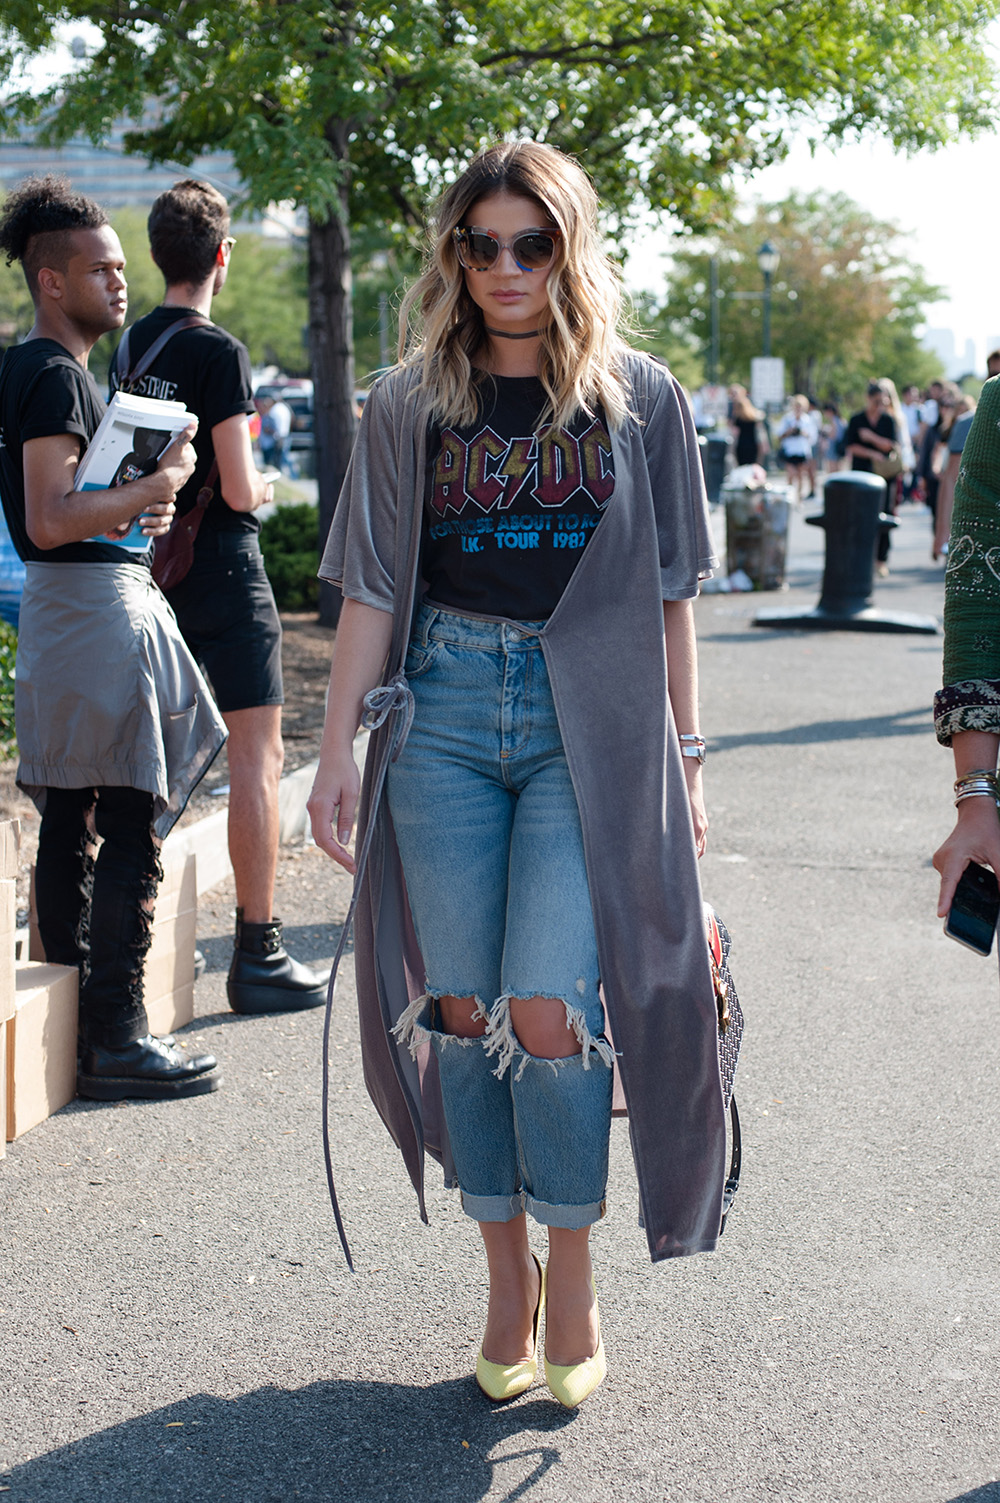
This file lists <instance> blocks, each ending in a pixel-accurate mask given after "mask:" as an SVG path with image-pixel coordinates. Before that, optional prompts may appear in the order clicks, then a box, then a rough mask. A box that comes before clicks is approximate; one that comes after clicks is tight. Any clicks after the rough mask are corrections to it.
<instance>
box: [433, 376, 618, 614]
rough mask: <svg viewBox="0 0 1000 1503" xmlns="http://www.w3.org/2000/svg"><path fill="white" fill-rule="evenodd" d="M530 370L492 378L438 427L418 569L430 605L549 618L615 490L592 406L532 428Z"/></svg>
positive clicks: (537, 401)
mask: <svg viewBox="0 0 1000 1503" xmlns="http://www.w3.org/2000/svg"><path fill="white" fill-rule="evenodd" d="M546 401H547V398H546V395H545V388H544V387H543V386H542V383H541V381H539V379H538V378H537V376H523V377H522V376H492V377H491V378H490V379H489V381H487V382H486V383H485V384H484V387H483V391H482V397H481V403H480V412H481V415H480V417H479V418H478V419H477V420H476V421H475V422H474V423H472V424H471V425H470V426H469V427H466V428H445V429H440V428H438V429H436V430H435V431H434V434H433V436H432V442H431V445H430V450H429V457H428V484H427V501H426V508H425V517H426V527H425V534H424V551H423V574H424V577H425V579H426V580H427V597H428V599H430V600H433V601H434V602H435V604H437V605H442V606H451V607H452V608H453V609H455V610H462V611H469V612H471V613H473V614H475V615H483V616H506V617H508V618H510V619H511V620H513V621H543V620H547V619H548V617H549V616H551V614H552V612H553V611H554V610H555V608H556V606H557V605H558V603H559V599H560V596H561V595H562V592H563V590H564V589H565V588H566V585H567V584H568V582H569V579H570V576H571V575H572V573H573V570H574V569H575V568H576V566H577V564H578V563H579V561H580V558H581V556H582V554H583V549H584V548H585V547H586V545H587V542H588V541H589V539H590V537H591V534H592V533H593V530H594V528H595V527H596V526H597V524H598V522H599V521H600V520H601V516H602V515H603V512H604V508H605V507H606V506H607V504H608V502H609V501H610V499H611V496H612V492H613V491H614V484H615V477H614V468H613V461H612V457H611V439H610V438H609V436H608V431H607V428H606V426H605V424H604V419H603V416H602V414H601V413H600V411H599V410H598V413H597V414H596V416H594V417H589V416H588V415H587V414H586V413H580V414H578V415H577V417H576V418H575V419H574V420H573V422H572V423H571V425H570V427H569V429H568V430H567V429H564V428H552V427H551V426H549V427H545V428H542V429H541V430H540V431H538V432H536V428H537V427H538V419H539V414H540V413H541V412H542V411H543V410H544V408H545V405H546Z"/></svg>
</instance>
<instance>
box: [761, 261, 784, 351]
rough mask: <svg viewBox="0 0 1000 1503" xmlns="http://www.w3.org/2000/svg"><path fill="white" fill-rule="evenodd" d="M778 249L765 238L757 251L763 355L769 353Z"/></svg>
mask: <svg viewBox="0 0 1000 1503" xmlns="http://www.w3.org/2000/svg"><path fill="white" fill-rule="evenodd" d="M780 260H781V253H780V251H777V250H775V248H774V246H773V245H772V244H771V242H770V240H765V241H764V244H763V245H762V246H761V248H760V250H759V251H758V252H757V265H758V266H759V267H760V269H761V271H762V272H763V274H764V356H765V358H769V357H770V354H771V278H772V277H773V276H774V273H775V272H776V271H777V269H778V262H779V261H780Z"/></svg>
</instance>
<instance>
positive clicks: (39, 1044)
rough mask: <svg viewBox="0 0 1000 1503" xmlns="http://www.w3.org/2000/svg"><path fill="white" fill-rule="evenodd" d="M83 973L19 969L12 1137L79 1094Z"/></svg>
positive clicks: (10, 1081) (11, 1059)
mask: <svg viewBox="0 0 1000 1503" xmlns="http://www.w3.org/2000/svg"><path fill="white" fill-rule="evenodd" d="M77 981H78V976H77V970H76V967H75V966H65V965H38V964H33V963H32V962H31V961H29V962H28V963H27V964H26V965H22V966H18V968H17V1009H16V1011H15V1013H14V1016H13V1017H12V1018H10V1019H9V1020H8V1022H7V1023H6V1024H5V1025H4V1026H5V1031H6V1037H7V1070H6V1080H7V1112H6V1118H7V1139H8V1141H11V1140H12V1139H14V1138H19V1137H20V1136H21V1134H22V1133H26V1132H27V1131H28V1130H29V1128H32V1127H36V1126H37V1125H38V1123H39V1122H44V1121H45V1119H46V1117H51V1116H52V1113H53V1112H57V1111H59V1109H60V1107H63V1106H65V1105H66V1104H67V1102H70V1101H72V1100H73V1098H74V1096H75V1095H76V1031H77V1010H78V1004H77Z"/></svg>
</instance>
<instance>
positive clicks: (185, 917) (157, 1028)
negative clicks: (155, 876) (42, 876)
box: [29, 852, 198, 1035]
mask: <svg viewBox="0 0 1000 1503" xmlns="http://www.w3.org/2000/svg"><path fill="white" fill-rule="evenodd" d="M34 898H35V874H34V871H32V874H31V912H30V922H31V939H30V944H29V955H30V957H31V959H32V960H44V959H45V955H44V952H43V950H42V943H41V937H40V936H39V933H38V920H37V917H36V915H35V901H34ZM197 925H198V874H197V859H196V857H195V855H194V853H193V852H191V853H190V854H186V853H185V854H184V855H183V856H181V857H180V859H175V860H173V861H170V860H169V859H168V860H166V861H164V867H163V881H162V882H161V883H160V885H159V888H158V890H157V894H156V907H155V908H154V910H153V928H152V942H151V944H150V947H149V951H148V953H147V955H146V968H145V973H144V977H143V993H144V1000H145V1005H146V1015H147V1017H148V1018H149V1031H150V1033H154V1034H158V1035H160V1034H164V1033H173V1032H174V1031H175V1029H177V1028H183V1027H184V1026H185V1024H187V1023H190V1022H191V1020H192V1018H193V1017H194V952H195V940H196V932H197Z"/></svg>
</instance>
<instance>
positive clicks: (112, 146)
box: [0, 104, 241, 209]
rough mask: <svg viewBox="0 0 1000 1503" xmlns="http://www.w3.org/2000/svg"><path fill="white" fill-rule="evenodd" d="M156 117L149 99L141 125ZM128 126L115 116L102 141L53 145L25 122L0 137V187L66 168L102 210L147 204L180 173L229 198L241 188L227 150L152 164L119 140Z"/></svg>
mask: <svg viewBox="0 0 1000 1503" xmlns="http://www.w3.org/2000/svg"><path fill="white" fill-rule="evenodd" d="M157 119H158V114H157V108H156V105H155V104H151V105H150V106H149V108H148V109H147V111H146V114H145V115H144V117H143V120H142V125H143V126H145V127H149V126H151V125H155V124H156V123H157ZM130 129H135V125H134V123H133V122H131V121H126V120H118V121H116V122H115V125H114V127H113V128H112V131H111V139H110V140H109V142H108V143H107V145H106V146H94V145H93V144H92V143H91V142H90V141H88V140H86V138H84V137H74V139H73V140H72V141H67V143H66V145H65V146H61V147H58V148H55V147H50V146H39V145H38V144H37V143H36V139H35V137H36V130H35V129H33V128H31V127H24V128H22V130H21V133H20V137H19V139H18V140H16V141H3V140H0V190H2V191H3V192H4V193H6V192H7V190H8V189H9V188H11V187H13V185H14V184H15V183H17V182H19V181H20V180H21V178H23V177H27V176H29V174H31V173H46V172H57V173H64V174H65V175H66V177H68V178H69V180H70V182H71V183H72V184H73V186H74V188H76V189H77V190H78V191H79V192H80V193H85V194H86V195H87V196H88V198H93V199H96V201H97V202H98V203H99V204H101V205H102V207H103V208H106V209H121V208H125V207H127V206H128V205H133V204H134V205H138V206H139V207H140V208H148V207H149V205H150V204H151V203H152V202H153V199H154V198H156V197H157V196H158V195H159V194H160V193H163V192H165V191H166V189H167V188H171V187H173V185H174V183H175V182H176V181H177V179H178V178H180V177H195V178H199V179H201V180H202V181H204V182H207V183H211V184H212V186H213V187H215V188H218V190H219V192H220V193H224V194H225V196H226V197H227V198H233V197H235V196H236V195H237V194H238V193H239V192H240V188H241V184H240V179H239V177H238V175H237V173H236V169H235V167H234V166H233V159H232V156H231V154H230V153H229V152H228V151H217V152H206V153H205V154H204V155H203V156H200V157H198V158H197V160H196V161H194V162H192V163H191V164H190V166H184V165H182V164H181V163H179V162H168V163H166V164H164V165H161V166H156V167H152V166H150V164H149V163H148V162H147V161H146V159H145V157H139V156H129V155H127V154H126V152H125V148H124V144H123V140H124V137H125V135H126V133H127V132H128V131H129V130H130Z"/></svg>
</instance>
